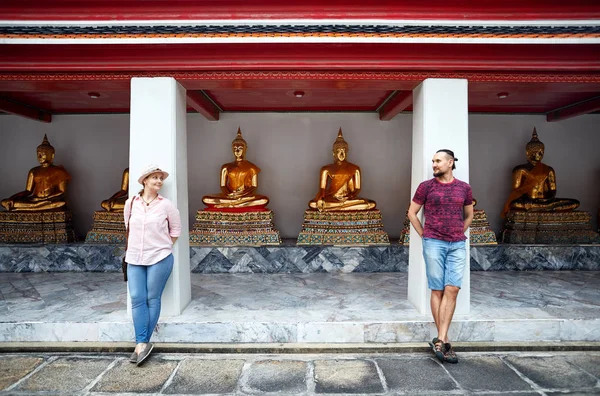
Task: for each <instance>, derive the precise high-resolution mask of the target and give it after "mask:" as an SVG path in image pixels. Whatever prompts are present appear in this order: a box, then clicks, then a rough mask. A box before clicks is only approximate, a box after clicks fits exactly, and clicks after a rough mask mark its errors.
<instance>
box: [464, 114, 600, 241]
mask: <svg viewBox="0 0 600 396" xmlns="http://www.w3.org/2000/svg"><path fill="white" fill-rule="evenodd" d="M599 125H600V115H598V114H592V115H585V116H580V117H575V118H571V119H568V120H564V121H559V122H546V116H543V115H541V116H537V115H480V114H472V115H470V117H469V140H470V168H471V186H472V188H473V196H474V197H475V198H476V199H477V202H478V203H477V206H476V208H477V209H485V211H486V213H487V215H488V219H489V220H490V223H491V225H492V228H493V229H494V231H496V232H499V231H500V230H501V229H502V219H501V218H500V213H501V212H502V207H503V205H504V202H505V201H506V198H508V194H509V193H510V191H511V182H512V180H511V175H512V170H513V168H514V167H515V166H517V165H520V164H525V163H527V157H526V155H525V145H526V144H527V142H529V140H530V139H531V132H532V131H533V127H536V128H537V132H538V137H539V139H540V140H541V141H542V142H543V143H544V145H545V155H544V159H543V160H542V162H544V163H545V164H547V165H550V166H552V167H553V168H554V171H555V172H556V182H557V194H556V196H557V197H559V198H575V199H578V200H579V201H580V202H581V206H580V207H579V210H583V211H587V212H591V214H592V222H593V224H594V229H595V230H596V229H597V220H596V215H597V213H598V208H600V177H599V176H600V127H599ZM459 160H460V158H459ZM456 166H457V167H459V166H460V161H459V162H457V164H456Z"/></svg>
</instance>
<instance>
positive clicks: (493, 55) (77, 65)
mask: <svg viewBox="0 0 600 396" xmlns="http://www.w3.org/2000/svg"><path fill="white" fill-rule="evenodd" d="M34 48H35V49H34ZM138 70H146V71H191V70H193V71H202V70H359V71H365V70H395V71H400V70H413V71H414V70H434V71H447V72H451V71H458V70H463V71H488V72H498V71H532V72H540V71H557V70H559V71H568V72H573V71H594V72H596V71H600V57H599V56H598V46H597V45H579V44H566V45H546V44H538V45H535V44H531V45H523V44H522V45H509V44H495V45H490V44H416V43H407V44H374V43H371V44H356V43H353V44H299V43H285V44H264V43H263V44H258V43H253V44H154V45H151V44H121V45H116V44H114V45H104V44H96V45H85V44H68V45H44V44H40V45H33V46H32V45H3V46H2V52H1V53H0V71H2V72H92V71H102V72H108V71H120V72H122V71H138Z"/></svg>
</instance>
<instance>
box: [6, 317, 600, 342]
mask: <svg viewBox="0 0 600 396" xmlns="http://www.w3.org/2000/svg"><path fill="white" fill-rule="evenodd" d="M599 332H600V320H598V319H583V320H573V319H556V318H552V319H538V320H462V319H457V320H454V321H453V322H452V326H451V328H450V337H451V338H452V339H453V340H454V341H457V342H526V341H531V342H542V341H545V342H549V341H554V342H561V341H593V342H597V341H599V338H598V334H599ZM435 335H436V331H435V326H434V324H433V323H431V320H422V321H421V320H413V321H404V322H385V323H378V322H366V323H365V322H308V323H303V322H299V323H294V322H292V323H286V322H273V323H267V322H265V323H259V322H231V321H229V322H216V323H197V322H196V323H185V322H176V321H169V322H159V324H158V326H157V328H156V331H155V332H154V335H153V339H154V340H156V341H157V342H171V343H172V342H183V343H299V342H301V343H324V342H326V343H386V342H426V341H428V340H430V339H431V338H432V337H434V336H435ZM132 336H133V329H132V326H131V323H130V322H129V321H122V322H102V323H65V322H52V323H51V322H46V323H40V322H20V323H0V342H68V341H88V342H127V341H131V337H132Z"/></svg>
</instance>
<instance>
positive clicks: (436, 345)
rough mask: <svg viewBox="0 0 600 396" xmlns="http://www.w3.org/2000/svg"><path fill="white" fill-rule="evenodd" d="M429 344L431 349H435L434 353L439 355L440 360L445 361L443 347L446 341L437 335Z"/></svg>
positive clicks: (436, 355)
mask: <svg viewBox="0 0 600 396" xmlns="http://www.w3.org/2000/svg"><path fill="white" fill-rule="evenodd" d="M429 346H430V347H431V350H432V351H433V353H435V357H437V358H438V359H439V361H440V362H442V363H443V362H444V352H443V347H444V343H443V342H442V341H441V340H440V339H439V338H437V337H435V338H434V339H433V340H431V342H430V343H429Z"/></svg>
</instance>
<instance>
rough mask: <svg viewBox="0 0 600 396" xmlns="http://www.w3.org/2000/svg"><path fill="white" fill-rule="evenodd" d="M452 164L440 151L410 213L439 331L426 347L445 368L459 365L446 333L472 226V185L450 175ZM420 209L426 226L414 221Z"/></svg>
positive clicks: (449, 155)
mask: <svg viewBox="0 0 600 396" xmlns="http://www.w3.org/2000/svg"><path fill="white" fill-rule="evenodd" d="M456 161H458V159H457V158H455V157H454V152H452V151H451V150H445V149H444V150H438V152H436V153H435V155H434V156H433V160H432V162H433V165H432V166H433V176H434V177H433V179H430V180H427V181H424V182H422V183H421V184H419V187H418V188H417V191H416V192H415V196H414V197H413V199H412V202H411V203H410V207H409V209H408V218H409V219H410V222H411V224H412V225H413V227H414V228H415V230H416V231H417V233H418V234H419V236H421V237H422V238H423V257H424V259H425V268H426V271H427V282H428V285H429V288H430V289H431V313H432V314H433V320H434V321H435V326H436V328H437V331H438V336H437V337H435V338H434V339H433V340H432V341H431V342H430V343H429V345H431V348H432V349H433V352H434V353H435V355H436V357H437V358H438V359H439V360H440V361H442V362H448V363H458V358H457V357H456V353H454V350H453V349H452V345H451V344H450V340H449V338H448V329H449V327H450V322H451V321H452V316H453V315H454V309H455V308H456V297H457V296H458V291H459V290H460V287H461V284H462V278H463V273H464V270H465V266H466V265H467V257H466V256H467V250H466V246H465V240H466V239H467V238H466V236H465V232H466V231H467V229H468V228H469V226H470V225H471V222H472V221H473V193H472V191H471V186H469V185H468V184H467V183H465V182H463V181H460V180H458V179H456V178H455V177H454V176H453V175H452V171H453V170H454V169H456V165H455V164H454V163H455V162H456ZM423 206H424V207H425V212H424V215H425V227H423V225H422V224H421V222H420V221H419V219H418V217H417V213H419V210H421V207H423Z"/></svg>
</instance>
